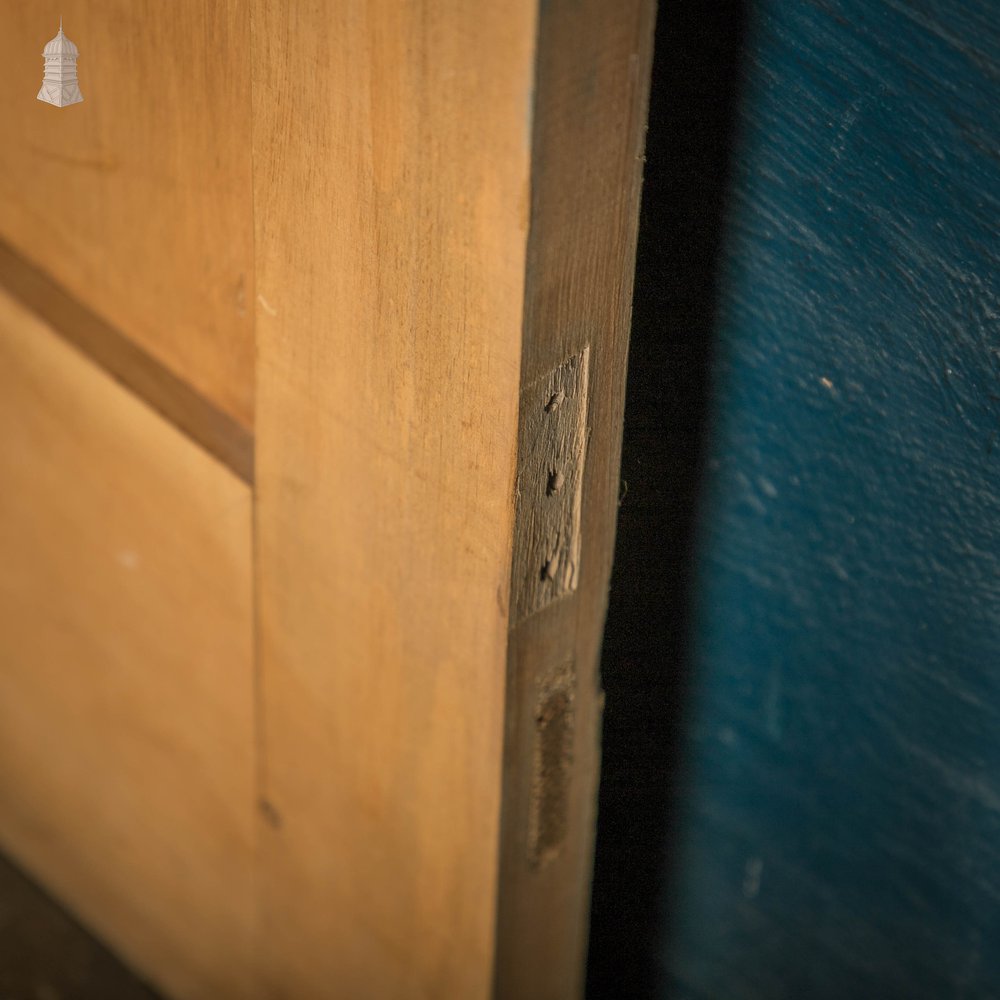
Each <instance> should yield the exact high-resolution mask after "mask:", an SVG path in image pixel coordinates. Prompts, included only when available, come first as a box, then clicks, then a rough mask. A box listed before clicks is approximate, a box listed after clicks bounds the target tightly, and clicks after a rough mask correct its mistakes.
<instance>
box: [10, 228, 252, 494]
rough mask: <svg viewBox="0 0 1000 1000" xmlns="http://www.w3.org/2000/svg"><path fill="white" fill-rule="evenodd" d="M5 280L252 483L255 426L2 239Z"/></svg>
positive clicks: (21, 299)
mask: <svg viewBox="0 0 1000 1000" xmlns="http://www.w3.org/2000/svg"><path fill="white" fill-rule="evenodd" d="M0 286H2V287H3V288H4V289H6V291H7V292H8V293H9V294H10V295H11V296H12V297H13V298H15V299H16V300H17V301H18V302H19V303H20V304H21V305H23V306H24V307H25V308H26V309H28V310H29V311H30V312H32V313H34V314H35V315H36V316H38V317H40V318H41V319H42V320H44V321H45V322H46V323H47V324H48V325H49V326H50V327H51V328H52V329H53V330H55V331H56V332H57V333H58V334H59V335H60V336H61V337H63V338H64V339H65V340H67V341H68V342H69V343H71V344H72V345H73V346H74V347H76V348H77V349H78V350H79V351H82V352H83V353H84V354H85V355H87V357H89V358H90V359H91V361H93V362H94V363H95V364H97V365H98V366H99V367H100V368H102V369H103V370H104V371H106V372H107V373H108V374H109V375H111V376H112V377H113V378H114V379H115V380H116V381H118V382H120V383H121V384H122V385H124V386H125V388H127V389H129V390H130V391H131V392H132V393H134V394H135V395H136V396H138V397H139V398H140V399H142V400H143V401H144V402H145V403H147V404H148V405H149V406H151V407H152V408H153V409H154V410H156V411H157V412H158V413H159V414H160V415H161V416H162V417H164V418H166V419H167V420H168V421H170V423H172V424H173V425H174V426H175V427H177V429H178V430H180V431H181V432H182V433H184V434H185V435H186V436H187V437H189V438H190V439H191V440H192V441H194V442H195V444H197V445H199V446H200V447H201V448H203V449H204V450H205V451H207V452H208V453H209V454H210V455H212V456H213V457H214V458H216V459H218V461H220V462H221V463H222V464H223V465H225V466H226V467H227V468H228V469H230V471H232V472H233V473H234V474H235V475H236V476H238V477H239V478H240V479H242V480H243V481H244V482H245V483H248V484H251V485H252V483H253V478H254V438H253V434H252V433H251V432H250V431H248V430H246V428H244V427H243V426H241V425H240V424H239V423H238V422H237V421H236V420H234V419H233V418H232V417H230V416H228V415H227V414H226V413H224V412H223V411H221V410H220V409H218V408H217V407H216V406H214V405H213V404H212V403H211V402H209V401H208V400H207V399H206V398H205V397H204V396H202V395H201V394H200V393H199V392H197V391H196V390H195V389H193V388H192V387H191V386H190V385H189V384H188V383H187V382H185V381H184V380H183V379H180V378H178V377H177V376H176V375H174V374H173V373H172V372H170V371H169V370H168V369H166V368H164V367H163V365H161V364H160V363H159V362H158V361H157V360H156V359H155V358H153V357H152V356H151V355H150V354H147V353H146V352H145V351H144V350H142V348H140V347H138V346H137V345H136V344H135V343H134V342H133V341H132V340H130V339H129V338H128V337H127V336H126V335H125V334H123V333H122V332H121V331H119V330H117V329H115V328H114V327H113V326H111V325H110V324H109V323H108V322H106V321H105V320H103V319H102V318H101V317H100V316H98V315H97V314H96V313H94V312H92V311H91V310H90V309H89V308H88V307H87V306H85V305H83V303H81V302H79V301H78V300H77V299H75V298H73V296H71V295H70V294H69V293H68V292H67V291H66V290H65V289H64V288H63V287H62V286H61V285H60V284H59V283H58V282H57V281H55V280H54V279H53V278H51V277H49V275H47V274H46V273H45V272H44V271H42V270H41V269H39V268H38V267H36V266H35V265H34V264H32V263H30V262H29V261H27V260H25V259H24V258H23V257H21V256H20V255H19V254H18V253H17V252H16V251H15V250H14V249H13V248H11V247H10V246H9V245H7V244H6V243H3V242H0Z"/></svg>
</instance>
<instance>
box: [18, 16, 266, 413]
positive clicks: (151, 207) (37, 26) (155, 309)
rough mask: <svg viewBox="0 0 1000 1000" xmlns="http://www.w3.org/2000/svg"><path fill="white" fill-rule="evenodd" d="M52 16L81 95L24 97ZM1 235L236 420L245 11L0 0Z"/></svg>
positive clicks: (243, 352) (249, 277)
mask: <svg viewBox="0 0 1000 1000" xmlns="http://www.w3.org/2000/svg"><path fill="white" fill-rule="evenodd" d="M60 15H62V16H63V18H64V23H65V29H66V33H67V34H68V35H69V37H70V38H71V39H72V40H73V41H74V42H75V43H76V44H77V46H78V47H79V49H80V60H79V64H78V69H79V75H80V86H81V89H82V92H83V96H84V101H83V103H82V104H77V105H73V106H72V107H69V108H61V109H59V108H53V107H50V106H48V105H46V104H43V103H41V102H39V101H37V100H36V94H37V93H38V87H39V85H40V83H41V76H42V68H43V67H42V58H41V52H42V47H43V46H44V44H45V43H46V42H47V41H48V40H49V39H50V38H51V37H52V36H53V35H54V34H55V33H56V30H57V29H58V26H59V17H60ZM0 23H2V24H3V30H2V31H0V93H3V95H4V100H3V103H2V105H0V134H2V135H3V143H2V145H0V205H2V206H3V210H2V212H0V238H2V239H4V240H5V241H7V242H8V243H9V244H10V245H11V246H13V247H14V248H15V249H16V250H17V251H18V252H19V253H20V254H22V255H23V256H24V257H25V258H27V259H28V260H29V261H31V262H33V263H34V264H35V265H36V266H37V267H39V268H42V269H43V270H45V271H46V272H48V274H49V275H51V277H52V278H54V279H55V280H56V281H58V282H59V283H60V284H62V285H63V286H64V287H65V289H66V291H67V292H68V293H69V294H70V295H71V296H73V297H74V298H75V299H77V300H78V301H79V302H81V303H82V304H84V305H85V306H86V307H88V308H89V309H90V310H92V311H93V312H94V313H96V314H97V315H99V316H101V317H103V318H104V319H105V320H106V321H107V322H108V323H109V324H110V325H111V326H113V327H115V328H117V329H119V330H121V331H122V332H123V333H125V334H126V335H127V336H129V337H131V338H132V339H133V340H134V341H135V343H136V344H137V345H139V347H141V348H142V349H143V350H145V351H146V352H148V353H149V354H151V355H152V356H153V357H155V358H156V359H157V360H158V361H159V362H160V363H161V364H162V365H163V366H164V367H165V368H167V369H168V370H169V371H170V372H172V373H173V374H174V375H175V376H176V377H178V378H179V379H183V380H186V381H188V382H189V383H190V384H191V386H192V387H193V388H194V389H195V390H196V391H197V392H198V393H200V394H201V395H203V396H205V397H206V398H207V399H208V400H210V401H211V402H212V403H213V404H214V405H215V406H216V407H218V408H219V409H220V410H221V411H223V412H224V413H225V414H227V415H228V416H229V417H230V418H231V419H233V420H235V421H236V422H237V423H239V424H241V425H242V426H243V427H244V428H247V429H249V428H250V427H252V424H253V374H254V370H253V364H254V354H253V326H252V324H253V308H252V303H253V301H254V292H253V226H252V220H251V172H250V65H249V11H248V8H247V5H246V4H245V3H241V2H239V0H213V2H212V3H192V2H182V3H170V4H163V3H157V2H153V0H100V2H98V0H59V2H58V3H57V2H55V0H38V2H35V3H31V4H25V3H22V2H21V0H0Z"/></svg>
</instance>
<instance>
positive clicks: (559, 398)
mask: <svg viewBox="0 0 1000 1000" xmlns="http://www.w3.org/2000/svg"><path fill="white" fill-rule="evenodd" d="M565 398H566V392H565V390H564V389H557V390H556V391H555V392H554V393H552V395H551V396H550V397H549V401H548V402H547V403H546V404H545V412H546V413H551V412H552V411H553V410H556V409H558V408H559V407H560V406H561V405H562V402H563V400H564V399H565Z"/></svg>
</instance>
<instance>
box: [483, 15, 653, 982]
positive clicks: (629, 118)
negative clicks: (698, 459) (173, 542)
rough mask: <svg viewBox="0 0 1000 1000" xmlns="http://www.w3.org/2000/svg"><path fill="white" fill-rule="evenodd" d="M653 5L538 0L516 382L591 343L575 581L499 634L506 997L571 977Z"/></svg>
mask: <svg viewBox="0 0 1000 1000" xmlns="http://www.w3.org/2000/svg"><path fill="white" fill-rule="evenodd" d="M654 14H655V5H654V3H653V2H652V0H628V2H624V3H616V4H606V3H602V2H601V0H550V2H549V3H545V4H543V5H542V6H541V9H540V19H539V25H538V43H537V57H536V58H537V69H536V83H535V97H534V100H535V107H534V119H533V121H534V127H533V138H532V176H531V233H530V241H529V245H528V256H527V266H526V288H525V307H524V316H525V319H524V324H525V325H524V335H523V350H522V362H521V382H522V385H523V386H524V387H525V389H524V390H523V392H524V393H525V396H524V397H523V398H529V396H528V394H530V393H531V392H532V387H533V386H534V385H535V384H537V381H538V380H539V379H544V378H545V377H547V376H548V374H549V373H551V372H553V371H554V370H556V369H557V367H558V366H561V365H563V364H564V363H565V362H566V361H567V359H569V358H572V357H575V356H577V355H580V354H581V353H582V352H583V351H585V350H589V361H588V371H589V377H588V386H587V393H586V395H587V443H586V462H585V465H584V469H583V481H582V495H581V513H580V529H579V530H580V540H579V552H580V554H579V570H578V574H579V579H578V584H577V588H576V591H575V592H573V593H571V594H568V595H566V596H565V597H563V598H562V599H561V600H558V601H555V602H553V603H551V604H549V605H548V606H547V607H545V608H544V609H542V610H541V611H539V612H538V613H537V614H535V615H532V616H531V617H528V618H525V619H524V620H523V621H521V622H519V623H518V624H517V625H516V627H515V628H514V629H513V630H512V631H511V635H510V644H509V649H508V667H507V669H508V690H507V705H506V713H507V714H506V719H507V725H506V741H505V751H504V792H503V822H502V827H501V854H500V876H499V877H500V893H499V909H498V929H497V941H498V953H497V959H496V995H497V996H498V997H499V998H503V1000H508V998H509V1000H532V998H545V1000H554V998H572V997H578V996H580V995H581V994H582V992H583V971H584V965H585V958H586V939H587V926H588V921H587V918H588V913H589V905H590V878H591V866H592V857H593V837H594V824H595V802H594V799H595V795H596V788H597V777H598V770H599V738H600V723H601V707H602V695H601V689H600V678H599V675H598V669H599V668H598V660H599V654H600V648H601V636H602V632H603V627H604V616H605V612H606V609H607V599H608V578H609V575H610V571H611V561H612V555H613V551H614V535H615V522H616V518H617V513H618V494H619V477H618V470H619V459H620V448H621V431H622V413H623V407H624V393H625V367H626V355H627V351H628V334H629V320H630V316H631V305H632V276H633V268H634V260H635V234H636V226H637V220H638V210H639V196H640V188H641V180H642V151H643V143H644V138H645V123H646V101H647V96H648V89H649V73H650V64H651V61H652V42H653V25H654ZM522 462H530V454H528V453H522V455H521V456H520V458H519V471H520V470H521V468H522ZM542 499H543V500H544V498H542ZM514 565H515V567H516V566H517V565H518V561H517V557H516V556H515V561H514ZM554 677H555V678H569V679H568V680H565V681H560V683H559V684H558V685H557V686H556V687H557V690H560V691H562V692H563V697H564V699H565V702H564V704H565V707H564V711H566V712H567V713H568V714H567V720H570V719H571V720H572V722H571V725H572V732H571V733H569V734H568V736H567V737H566V738H568V739H569V740H570V742H569V744H568V747H567V748H565V749H563V750H562V751H561V754H562V755H561V757H553V758H552V759H550V760H549V761H548V764H547V766H548V768H549V771H548V772H547V775H546V776H547V777H549V778H552V777H553V776H554V780H555V782H556V792H557V793H558V797H559V800H560V802H561V804H560V806H559V808H560V810H561V811H562V813H563V816H562V817H561V818H559V823H561V824H564V826H565V830H564V832H563V833H562V835H561V843H560V845H559V848H558V850H553V849H552V845H551V844H549V845H548V847H549V849H548V850H547V851H546V852H545V853H546V857H545V859H544V860H545V863H544V864H539V863H538V862H539V860H540V858H539V845H538V842H537V829H538V826H537V823H538V820H537V817H538V815H539V809H540V804H539V801H538V795H539V787H538V781H537V780H536V779H537V768H538V761H539V759H540V755H542V754H543V753H544V752H545V747H546V746H547V745H550V746H551V743H552V734H553V732H555V731H556V730H553V729H552V726H551V718H550V716H549V715H548V714H547V713H546V712H545V710H544V702H540V701H539V693H540V692H545V691H546V690H547V689H551V685H552V679H553V678H554ZM570 707H571V712H570ZM562 738H564V736H560V739H562ZM566 767H568V769H569V771H568V774H564V771H563V769H564V768H566ZM550 804H551V803H550ZM542 846H545V845H544V844H543V845H542Z"/></svg>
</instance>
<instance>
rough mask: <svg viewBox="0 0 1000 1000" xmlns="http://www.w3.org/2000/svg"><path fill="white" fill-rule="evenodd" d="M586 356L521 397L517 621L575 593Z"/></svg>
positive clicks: (584, 353) (585, 352)
mask: <svg viewBox="0 0 1000 1000" xmlns="http://www.w3.org/2000/svg"><path fill="white" fill-rule="evenodd" d="M588 355H589V348H584V350H583V351H582V352H581V353H580V354H576V355H574V356H573V357H571V358H570V359H569V360H568V361H566V362H564V363H563V364H561V365H559V367H558V368H556V369H555V370H554V371H552V372H550V373H549V374H548V375H546V376H545V377H543V378H541V379H538V380H537V381H536V382H533V383H532V384H531V385H528V386H526V387H525V388H524V389H523V390H522V392H521V419H520V430H519V446H518V475H517V521H516V525H515V534H514V581H513V582H514V587H515V598H514V607H515V612H516V619H517V620H520V619H522V618H526V617H527V616H528V615H531V614H534V613H535V612H536V611H540V610H541V609H542V608H544V607H546V606H547V605H548V604H551V603H552V602H553V601H555V600H558V599H559V598H560V597H563V596H565V595H566V594H570V593H572V592H573V591H574V590H576V585H577V579H578V577H579V572H580V495H581V486H582V483H583V463H584V456H585V452H586V427H587V361H588Z"/></svg>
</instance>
